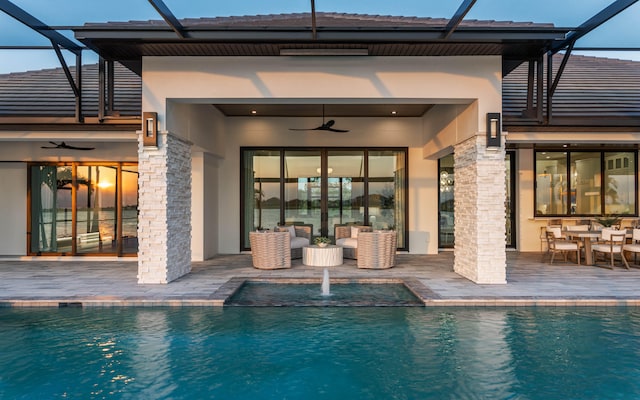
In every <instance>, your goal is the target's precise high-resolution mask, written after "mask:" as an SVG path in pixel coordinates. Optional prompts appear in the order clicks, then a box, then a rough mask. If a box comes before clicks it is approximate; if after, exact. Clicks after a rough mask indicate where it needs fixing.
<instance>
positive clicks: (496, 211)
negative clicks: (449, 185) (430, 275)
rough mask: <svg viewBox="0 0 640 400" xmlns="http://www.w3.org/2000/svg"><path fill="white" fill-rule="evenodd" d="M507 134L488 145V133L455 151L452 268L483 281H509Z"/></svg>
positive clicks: (469, 141) (466, 141)
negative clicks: (499, 143)
mask: <svg viewBox="0 0 640 400" xmlns="http://www.w3.org/2000/svg"><path fill="white" fill-rule="evenodd" d="M504 157H505V151H504V137H503V144H502V146H501V147H500V148H497V149H493V148H489V149H487V146H486V137H485V135H484V133H482V134H479V135H476V136H474V137H472V138H470V139H467V140H465V141H463V142H461V143H458V144H457V145H456V146H455V149H454V170H455V185H454V194H455V196H454V197H455V203H454V210H455V243H456V244H455V249H454V267H453V269H454V271H455V272H457V273H458V274H460V275H462V276H464V277H465V278H467V279H469V280H471V281H473V282H475V283H480V284H485V283H496V284H500V283H506V265H507V261H506V250H505V245H506V239H505V233H506V228H505V223H506V217H505V203H504V202H505V196H506V192H505V177H506V175H505V174H506V168H505V163H504Z"/></svg>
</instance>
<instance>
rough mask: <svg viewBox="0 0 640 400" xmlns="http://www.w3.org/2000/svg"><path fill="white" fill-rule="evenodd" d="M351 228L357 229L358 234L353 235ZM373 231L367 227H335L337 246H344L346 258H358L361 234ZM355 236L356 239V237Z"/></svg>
mask: <svg viewBox="0 0 640 400" xmlns="http://www.w3.org/2000/svg"><path fill="white" fill-rule="evenodd" d="M351 228H354V229H357V232H358V234H357V235H353V234H352V232H351ZM371 231H373V229H372V228H371V227H370V226H366V225H335V226H334V235H335V240H336V244H337V245H338V246H342V251H343V257H344V258H353V259H355V258H358V237H359V233H360V232H371ZM354 236H355V237H354Z"/></svg>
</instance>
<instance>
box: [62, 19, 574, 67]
mask: <svg viewBox="0 0 640 400" xmlns="http://www.w3.org/2000/svg"><path fill="white" fill-rule="evenodd" d="M183 27H184V32H185V37H183V38H181V37H178V36H177V35H176V33H175V32H174V31H173V30H172V29H171V28H170V27H168V26H166V25H163V24H158V21H149V22H146V23H136V22H131V23H105V24H87V25H85V26H82V27H77V28H75V29H74V32H75V37H76V39H78V40H79V41H81V42H82V43H84V44H85V45H86V46H87V47H89V48H91V49H93V50H94V51H96V52H97V53H98V54H100V55H101V56H102V57H104V58H105V59H108V60H115V61H119V62H121V63H123V64H124V65H127V66H128V67H129V68H131V69H132V70H134V72H137V73H140V65H141V60H142V57H144V56H280V55H281V53H283V51H284V53H286V52H287V50H291V49H296V50H297V51H302V50H322V49H324V50H327V49H334V50H339V51H345V50H349V49H353V50H359V51H362V52H365V51H366V54H367V55H368V56H463V55H464V56H469V55H499V56H502V57H503V60H504V65H503V66H504V67H505V69H506V71H503V73H505V74H506V73H507V72H508V71H510V70H512V69H513V68H515V66H517V65H519V64H520V63H522V62H523V61H526V60H530V59H535V58H538V57H540V56H542V55H543V54H544V53H545V52H546V51H547V50H548V49H549V48H550V47H551V46H552V45H553V44H554V43H557V42H559V41H562V40H564V39H565V36H566V34H567V33H568V32H569V31H570V29H569V28H557V27H553V26H550V25H546V24H533V25H529V26H511V25H508V24H507V25H506V26H500V25H499V24H498V26H487V27H478V26H460V27H458V28H457V29H456V30H455V31H453V32H450V31H448V30H447V27H446V24H443V25H442V26H429V27H408V26H382V27H339V26H337V27H332V26H330V27H317V28H316V29H315V30H313V29H312V27H310V26H303V27H286V26H268V27H259V28H256V27H237V26H233V27H229V26H206V25H203V24H201V23H200V24H195V25H193V26H190V25H189V24H188V23H187V22H186V21H183Z"/></svg>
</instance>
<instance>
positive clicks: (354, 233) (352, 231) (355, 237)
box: [351, 226, 358, 247]
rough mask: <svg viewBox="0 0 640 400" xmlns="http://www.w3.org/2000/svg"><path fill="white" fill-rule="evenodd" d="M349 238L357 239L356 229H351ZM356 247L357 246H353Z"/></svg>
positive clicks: (353, 227)
mask: <svg viewBox="0 0 640 400" xmlns="http://www.w3.org/2000/svg"><path fill="white" fill-rule="evenodd" d="M351 238H352V239H357V238H358V228H357V227H355V226H352V227H351ZM355 247H357V246H355Z"/></svg>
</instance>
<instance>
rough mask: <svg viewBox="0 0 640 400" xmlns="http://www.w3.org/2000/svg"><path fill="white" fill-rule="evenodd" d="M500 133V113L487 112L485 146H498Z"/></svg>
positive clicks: (499, 144)
mask: <svg viewBox="0 0 640 400" xmlns="http://www.w3.org/2000/svg"><path fill="white" fill-rule="evenodd" d="M501 133H502V122H501V121H500V113H487V147H500V146H501V145H502V141H501V139H500V136H501Z"/></svg>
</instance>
